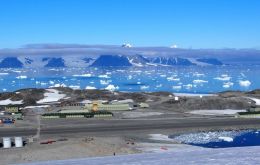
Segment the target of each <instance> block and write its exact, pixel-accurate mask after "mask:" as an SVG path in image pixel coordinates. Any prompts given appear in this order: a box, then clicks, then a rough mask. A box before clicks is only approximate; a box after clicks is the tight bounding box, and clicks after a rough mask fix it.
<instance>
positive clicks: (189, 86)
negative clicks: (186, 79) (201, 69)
mask: <svg viewBox="0 0 260 165" xmlns="http://www.w3.org/2000/svg"><path fill="white" fill-rule="evenodd" d="M183 87H184V88H185V89H191V88H192V87H193V85H192V84H187V85H183Z"/></svg>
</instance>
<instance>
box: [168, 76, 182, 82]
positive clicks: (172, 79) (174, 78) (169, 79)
mask: <svg viewBox="0 0 260 165" xmlns="http://www.w3.org/2000/svg"><path fill="white" fill-rule="evenodd" d="M167 80H168V81H180V78H176V77H167Z"/></svg>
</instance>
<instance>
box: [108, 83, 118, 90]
mask: <svg viewBox="0 0 260 165" xmlns="http://www.w3.org/2000/svg"><path fill="white" fill-rule="evenodd" d="M105 89H106V90H109V91H115V90H118V89H119V87H118V86H114V85H111V84H109V85H108V86H107V87H106V88H105Z"/></svg>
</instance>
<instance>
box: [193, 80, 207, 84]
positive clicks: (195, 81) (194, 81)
mask: <svg viewBox="0 0 260 165" xmlns="http://www.w3.org/2000/svg"><path fill="white" fill-rule="evenodd" d="M192 82H193V83H194V84H202V83H208V81H206V80H199V79H198V80H193V81H192Z"/></svg>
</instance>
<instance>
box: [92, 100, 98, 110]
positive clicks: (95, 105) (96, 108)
mask: <svg viewBox="0 0 260 165" xmlns="http://www.w3.org/2000/svg"><path fill="white" fill-rule="evenodd" d="M91 111H93V112H97V111H98V102H93V104H92V108H91Z"/></svg>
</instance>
